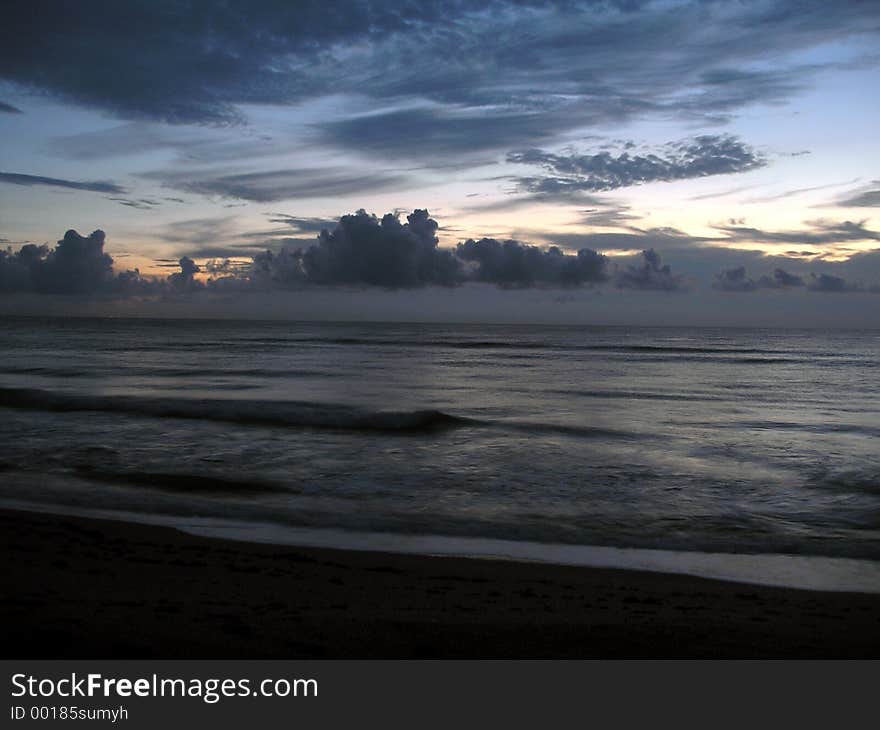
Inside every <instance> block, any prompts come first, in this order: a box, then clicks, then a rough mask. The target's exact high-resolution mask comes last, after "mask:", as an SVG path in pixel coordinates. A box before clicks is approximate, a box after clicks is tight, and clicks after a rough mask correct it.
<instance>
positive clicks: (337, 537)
mask: <svg viewBox="0 0 880 730" xmlns="http://www.w3.org/2000/svg"><path fill="white" fill-rule="evenodd" d="M4 510H8V511H14V512H32V513H35V514H46V515H53V516H56V517H60V518H68V517H73V518H83V519H94V520H102V521H109V522H122V523H125V524H138V525H145V526H153V527H163V528H169V529H173V530H177V531H179V532H181V533H184V534H187V535H193V536H196V537H205V538H216V539H218V540H225V541H229V542H235V543H247V544H260V545H274V546H278V547H290V548H294V549H296V548H303V549H310V548H317V549H328V550H340V551H344V552H366V553H380V554H382V553H385V554H392V555H409V556H413V557H447V558H458V559H462V560H468V559H473V560H497V561H502V562H513V563H532V564H537V565H551V566H570V567H580V568H594V569H611V570H625V571H639V572H647V573H660V574H669V575H682V576H690V577H694V578H707V579H710V580H719V581H726V582H731V583H738V584H741V585H744V586H766V587H771V588H792V589H796V590H809V591H820V592H826V591H827V592H841V593H871V594H878V595H880V560H871V559H869V558H851V557H839V556H837V557H835V556H823V555H799V554H789V553H725V552H706V551H687V550H671V549H662V548H630V547H614V546H604V545H575V544H570V543H542V542H534V541H528V540H510V539H504V538H491V537H474V536H448V535H433V534H424V535H419V534H410V533H386V532H367V531H357V530H349V529H345V528H333V527H305V526H292V525H280V524H270V523H261V522H250V521H241V520H236V519H227V518H214V517H191V518H186V519H184V518H181V517H174V516H170V515H162V514H148V513H137V512H127V511H118V510H112V511H111V510H94V509H84V508H80V507H70V506H68V507H64V508H62V507H54V506H52V505H41V504H35V503H30V502H25V501H19V500H5V503H4V504H3V505H0V512H2V511H4Z"/></svg>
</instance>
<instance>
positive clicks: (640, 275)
mask: <svg viewBox="0 0 880 730" xmlns="http://www.w3.org/2000/svg"><path fill="white" fill-rule="evenodd" d="M642 259H643V260H642V263H641V265H630V266H626V267H625V268H622V269H618V270H617V271H616V272H615V276H614V285H615V286H616V287H617V288H618V289H642V290H644V289H652V290H659V291H679V290H681V289H684V288H686V282H685V280H684V277H683V276H681V275H680V274H673V273H672V270H671V269H670V267H669V265H668V264H662V263H661V261H660V254H658V253H657V252H656V251H655V250H654V249H653V248H650V249H647V250H646V251H642Z"/></svg>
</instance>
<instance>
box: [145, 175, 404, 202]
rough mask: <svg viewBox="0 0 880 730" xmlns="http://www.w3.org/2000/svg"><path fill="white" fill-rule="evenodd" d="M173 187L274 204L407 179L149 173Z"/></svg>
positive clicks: (390, 184)
mask: <svg viewBox="0 0 880 730" xmlns="http://www.w3.org/2000/svg"><path fill="white" fill-rule="evenodd" d="M144 177H148V178H151V179H159V180H161V181H162V182H163V184H164V185H165V186H167V187H169V188H175V189H177V190H182V191H185V192H189V193H198V194H200V195H216V196H219V197H223V198H237V199H239V200H252V201H255V202H258V203H272V202H276V201H279V200H288V199H290V198H328V197H336V196H340V195H349V194H352V193H363V192H368V191H370V192H372V191H375V190H386V189H389V188H394V187H400V186H402V185H403V184H404V183H405V182H406V178H405V177H403V176H401V175H397V174H392V173H382V172H372V173H361V174H357V173H355V172H352V171H351V170H345V169H340V168H328V169H313V168H307V169H286V170H272V171H268V172H249V173H241V174H235V175H220V176H216V177H199V176H198V173H180V172H178V173H165V172H157V173H146V174H145V175H144Z"/></svg>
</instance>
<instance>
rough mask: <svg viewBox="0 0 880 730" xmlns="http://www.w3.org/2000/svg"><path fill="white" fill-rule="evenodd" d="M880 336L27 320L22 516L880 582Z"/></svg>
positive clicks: (14, 470) (17, 486) (10, 403)
mask: <svg viewBox="0 0 880 730" xmlns="http://www.w3.org/2000/svg"><path fill="white" fill-rule="evenodd" d="M878 363H880V333H878V332H872V331H836V332H821V331H783V330H745V329H692V328H689V329H671V328H670V329H663V328H659V329H658V328H651V329H636V328H620V327H614V328H590V327H547V326H476V325H474V326H468V325H423V324H419V325H398V324H300V323H255V322H212V321H200V322H196V321H176V322H167V321H165V322H157V321H137V320H38V319H20V320H5V321H3V322H2V323H0V434H2V443H3V448H2V452H0V484H2V487H0V501H2V502H3V503H6V504H19V505H21V504H30V505H34V506H43V507H51V508H52V509H61V510H63V509H71V510H73V509H77V510H86V511H89V510H93V511H101V512H103V513H106V512H107V511H111V512H112V511H119V512H129V513H131V512H135V513H138V514H143V515H162V516H164V518H171V519H172V520H174V519H179V520H180V521H181V522H184V521H185V520H186V519H190V518H193V517H199V518H224V519H235V520H241V521H244V522H259V523H271V524H272V525H276V526H278V527H284V526H289V527H296V526H298V527H309V528H313V527H320V528H343V529H354V530H367V531H372V532H383V533H392V534H395V533H396V534H408V535H428V534H430V535H446V536H451V537H456V536H459V537H464V536H467V537H476V538H495V539H504V540H514V541H537V542H545V543H568V544H573V545H600V546H611V547H638V548H658V549H664V550H693V551H704V552H722V553H723V552H729V553H766V552H773V553H792V554H799V555H824V556H840V557H856V558H871V559H874V560H876V559H880V448H878V444H880V440H878V436H880V387H878V382H880V365H878Z"/></svg>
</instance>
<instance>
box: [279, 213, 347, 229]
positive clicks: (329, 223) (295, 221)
mask: <svg viewBox="0 0 880 730" xmlns="http://www.w3.org/2000/svg"><path fill="white" fill-rule="evenodd" d="M269 222H270V223H286V224H287V225H289V226H290V227H291V228H293V229H294V230H296V231H297V232H302V233H320V232H321V231H323V230H324V229H325V228H333V227H334V226H335V225H336V224H337V223H338V222H339V221H338V220H337V219H335V218H303V217H301V216H295V215H288V214H287V213H273V214H272V215H271V216H270V217H269Z"/></svg>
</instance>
